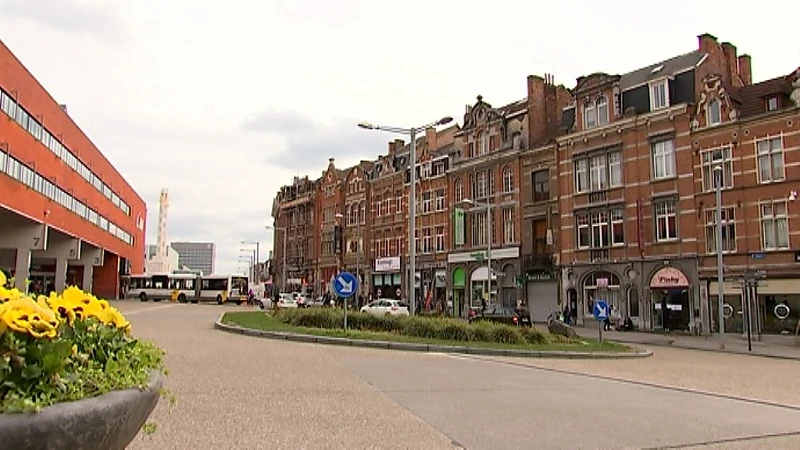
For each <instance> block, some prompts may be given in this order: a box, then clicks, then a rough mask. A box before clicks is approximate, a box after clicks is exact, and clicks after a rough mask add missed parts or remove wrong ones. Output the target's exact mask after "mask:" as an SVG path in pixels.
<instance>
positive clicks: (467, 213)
mask: <svg viewBox="0 0 800 450" xmlns="http://www.w3.org/2000/svg"><path fill="white" fill-rule="evenodd" d="M527 110H528V109H527V100H520V101H516V102H514V103H511V104H509V105H506V106H503V107H501V108H493V107H492V106H491V105H490V104H488V103H486V102H484V101H483V98H482V97H481V96H478V101H477V103H475V104H474V105H467V111H466V113H465V114H464V123H463V126H462V127H461V129H460V130H459V131H458V132H457V133H456V134H455V144H454V145H455V148H454V155H453V157H452V159H451V162H450V167H451V169H450V172H449V182H450V189H451V196H450V209H451V210H452V211H453V220H452V223H451V230H452V233H453V247H452V249H451V251H450V252H449V253H448V255H447V265H448V270H447V273H448V279H447V283H448V290H449V291H450V292H452V295H453V304H454V305H461V304H464V305H469V306H470V307H473V308H476V307H480V306H481V301H482V299H483V300H485V301H486V302H487V303H492V302H495V301H496V302H497V303H499V304H503V305H507V306H514V305H515V304H516V302H517V301H518V299H520V298H521V292H520V291H519V290H518V289H517V288H516V277H517V275H519V274H520V264H519V262H520V261H519V257H520V235H521V233H520V231H521V223H522V222H521V217H520V211H519V204H520V203H519V176H520V171H519V150H520V143H521V138H522V135H523V131H524V130H523V128H524V126H525V118H524V116H525V114H526V113H527ZM487 205H488V206H489V207H490V208H491V209H490V211H491V217H492V225H491V230H492V233H491V234H492V237H491V239H492V243H491V248H492V250H491V259H492V268H493V273H492V274H491V281H489V278H490V273H489V269H488V267H487V251H488V249H489V245H488V242H489V241H488V239H489V238H488V231H489V230H488V227H487V225H488V219H487ZM462 310H463V308H462Z"/></svg>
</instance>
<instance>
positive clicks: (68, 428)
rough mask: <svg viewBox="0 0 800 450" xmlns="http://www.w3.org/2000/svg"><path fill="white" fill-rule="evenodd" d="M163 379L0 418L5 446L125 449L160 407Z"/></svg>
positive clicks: (47, 449)
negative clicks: (134, 387) (145, 386)
mask: <svg viewBox="0 0 800 450" xmlns="http://www.w3.org/2000/svg"><path fill="white" fill-rule="evenodd" d="M162 384H163V379H162V376H161V374H159V373H157V372H153V376H152V378H151V379H150V384H149V385H148V386H147V388H146V389H126V390H124V391H115V392H109V393H107V394H104V395H101V396H99V397H93V398H87V399H84V400H79V401H76V402H67V403H58V404H55V405H52V406H48V407H46V408H43V409H42V410H41V411H40V412H38V413H26V414H0V437H2V443H0V447H2V448H8V449H14V450H124V449H125V448H126V447H127V446H128V444H130V443H131V441H132V440H133V439H134V438H135V437H136V434H137V433H138V432H139V430H140V429H141V427H142V425H144V423H145V421H146V420H147V418H148V417H149V416H150V414H151V413H152V412H153V409H154V408H155V407H156V404H158V399H159V396H160V392H159V391H160V390H161V386H162Z"/></svg>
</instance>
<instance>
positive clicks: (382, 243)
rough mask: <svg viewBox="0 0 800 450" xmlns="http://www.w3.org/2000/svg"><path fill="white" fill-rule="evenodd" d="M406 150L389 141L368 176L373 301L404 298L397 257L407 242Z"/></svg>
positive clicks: (399, 142)
mask: <svg viewBox="0 0 800 450" xmlns="http://www.w3.org/2000/svg"><path fill="white" fill-rule="evenodd" d="M409 150H410V149H409V147H408V145H406V144H405V142H404V141H402V140H400V139H395V140H394V141H392V142H389V150H388V152H387V154H385V155H381V156H379V157H378V159H377V160H376V161H375V163H374V164H373V166H372V174H371V176H370V177H369V179H370V192H371V225H372V226H371V230H370V233H369V236H370V242H371V258H372V280H371V283H370V289H371V290H370V294H371V295H372V297H373V298H378V297H382V298H395V299H399V298H401V297H405V295H403V292H404V291H403V288H404V286H405V282H404V280H403V278H404V277H403V273H404V271H405V265H404V262H403V258H402V256H401V255H403V254H404V249H405V248H406V242H408V237H407V235H408V225H407V223H408V200H407V196H406V195H405V188H404V183H403V182H404V178H403V176H404V173H405V168H406V167H408V164H409V161H408V157H409Z"/></svg>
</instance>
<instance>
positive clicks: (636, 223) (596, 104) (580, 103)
mask: <svg viewBox="0 0 800 450" xmlns="http://www.w3.org/2000/svg"><path fill="white" fill-rule="evenodd" d="M749 62H750V59H749V57H747V56H742V57H737V56H736V48H735V47H734V46H733V45H731V44H729V43H721V44H720V43H718V42H717V40H716V38H714V37H713V36H710V35H702V36H699V46H698V49H697V50H695V51H692V52H689V53H687V54H684V55H679V56H676V57H673V58H670V59H668V60H665V61H662V62H660V63H656V64H653V65H651V66H648V67H644V68H641V69H639V70H636V71H633V72H630V73H627V74H624V75H608V74H602V73H599V74H598V73H596V74H593V75H590V76H587V77H581V78H579V79H578V82H577V86H576V87H575V89H573V91H572V92H573V95H574V97H575V105H574V106H573V107H572V108H570V109H567V110H565V114H564V123H565V125H566V126H567V128H568V129H569V132H568V133H567V134H565V135H564V136H561V137H559V138H558V139H557V142H558V154H557V156H558V164H559V167H560V171H559V172H560V173H559V190H560V192H559V193H560V204H559V207H560V210H561V218H562V226H561V231H562V232H561V236H560V243H561V258H560V260H561V265H562V288H563V294H564V295H565V298H566V299H567V304H568V305H570V306H571V307H572V308H574V309H575V310H576V312H577V320H578V323H581V322H583V319H584V318H585V317H587V316H589V315H590V314H591V307H592V304H593V301H594V300H595V299H599V298H602V299H604V300H607V301H608V302H609V303H610V304H611V305H613V307H614V308H615V309H616V311H618V312H619V313H620V315H621V316H622V317H624V316H626V315H629V316H630V317H631V318H632V320H633V322H634V323H635V324H636V325H638V326H639V327H640V328H641V329H644V330H654V329H672V330H694V331H708V330H709V326H710V324H711V313H712V311H711V310H709V305H708V302H707V296H706V294H705V292H704V291H702V290H701V285H702V283H701V270H700V266H699V260H701V261H705V255H706V254H707V253H708V250H707V249H706V248H705V247H704V243H705V237H704V236H705V228H706V226H705V223H704V220H705V216H704V214H705V213H706V210H707V208H708V205H709V204H711V205H713V203H714V202H713V194H712V196H711V197H709V196H708V195H705V194H702V193H703V192H704V191H706V192H707V187H708V183H709V181H708V180H707V176H706V181H703V179H704V178H703V177H704V175H703V172H704V170H705V171H707V170H706V169H704V167H706V166H709V164H710V163H711V162H714V164H716V163H718V162H717V160H716V158H717V157H718V156H719V155H722V156H719V157H721V158H723V159H722V160H721V161H722V164H724V163H725V161H726V158H732V157H733V156H729V153H726V152H725V151H722V152H720V151H712V150H715V149H713V148H711V149H708V151H707V152H706V151H701V148H702V145H707V146H712V147H713V146H714V145H716V146H717V148H719V147H720V146H721V145H723V142H721V141H719V138H717V142H716V143H715V144H712V143H711V142H713V138H712V141H710V142H709V143H706V144H702V143H701V142H700V141H699V140H698V137H696V136H697V135H698V133H702V132H701V131H700V127H699V126H697V125H695V124H694V122H695V121H696V120H697V118H698V116H702V115H703V114H704V110H705V108H706V107H705V106H701V105H705V103H706V102H707V101H708V99H709V95H710V94H709V93H708V92H707V91H706V90H707V88H706V86H708V85H711V86H716V87H717V88H719V87H720V86H724V87H725V90H726V92H727V93H729V94H733V93H738V92H749V89H752V87H751V86H750V84H751V75H750V65H749ZM735 95H736V94H733V95H732V97H735ZM725 97H726V98H727V96H725ZM698 111H700V113H701V114H699V115H698ZM715 111H716V110H715ZM715 114H716V112H715ZM726 114H730V111H729V110H726ZM728 117H731V119H732V120H734V121H739V120H740V118H741V116H740V115H739V114H738V112H737V113H734V114H733V116H730V115H729V116H728ZM720 125H721V124H715V125H714V127H718V126H720ZM721 130H722V128H718V129H717V130H716V131H714V132H713V133H712V135H714V136H716V135H717V134H718V133H721V132H722V131H721ZM723 134H724V133H723ZM728 139H729V140H730V137H729V138H728ZM703 142H705V141H703ZM703 158H706V159H708V158H711V159H709V160H708V161H707V163H703V161H705V160H706V159H703ZM733 170H734V172H732V173H735V169H733ZM703 183H706V184H705V185H704V184H703ZM704 186H705V188H704ZM709 200H710V203H709ZM698 211H699V212H700V213H698ZM726 213H727V210H726ZM725 217H727V216H724V218H725ZM731 217H733V215H731ZM710 228H713V222H712V223H711V224H710ZM698 256H701V257H700V258H699V259H698ZM712 264H713V263H712ZM704 265H706V264H705V263H704Z"/></svg>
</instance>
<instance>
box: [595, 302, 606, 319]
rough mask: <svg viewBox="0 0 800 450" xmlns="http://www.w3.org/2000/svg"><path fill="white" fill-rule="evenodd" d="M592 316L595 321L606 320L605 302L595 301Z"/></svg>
mask: <svg viewBox="0 0 800 450" xmlns="http://www.w3.org/2000/svg"><path fill="white" fill-rule="evenodd" d="M592 314H594V318H595V319H597V320H606V319H608V303H606V301H605V300H595V302H594V308H592Z"/></svg>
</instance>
